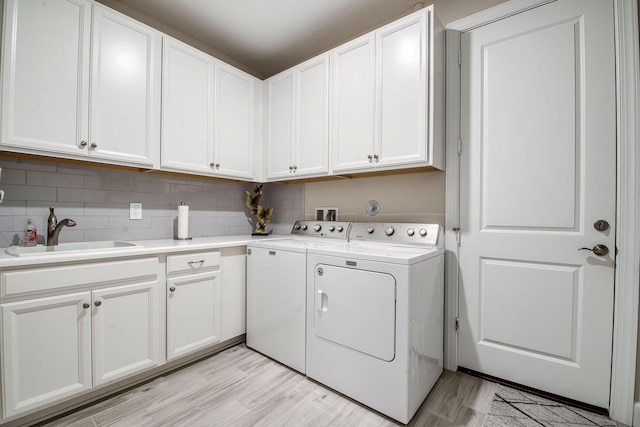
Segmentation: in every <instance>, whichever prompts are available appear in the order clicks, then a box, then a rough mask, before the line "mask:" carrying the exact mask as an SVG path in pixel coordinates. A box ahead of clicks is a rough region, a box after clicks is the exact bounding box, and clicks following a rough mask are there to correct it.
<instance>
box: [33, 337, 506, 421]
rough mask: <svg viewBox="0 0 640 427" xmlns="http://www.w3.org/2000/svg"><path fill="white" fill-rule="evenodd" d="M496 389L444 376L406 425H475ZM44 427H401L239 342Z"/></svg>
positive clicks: (460, 377)
mask: <svg viewBox="0 0 640 427" xmlns="http://www.w3.org/2000/svg"><path fill="white" fill-rule="evenodd" d="M494 391H495V384H493V383H490V382H488V381H485V380H482V379H478V378H475V377H471V376H469V375H466V374H462V373H458V372H450V371H445V372H444V373H443V375H442V376H441V378H440V379H439V380H438V382H437V383H436V385H435V386H434V388H433V390H432V391H431V393H430V394H429V396H428V397H427V399H426V400H425V402H424V403H423V404H422V406H421V407H420V409H419V410H418V412H417V413H416V415H415V416H414V418H413V420H412V421H411V423H410V424H409V425H410V426H445V427H450V426H457V427H464V426H473V427H481V426H482V422H483V420H484V417H485V415H486V412H487V410H488V408H489V406H490V404H491V401H492V399H493V394H494ZM43 425H45V426H48V427H62V426H65V427H67V426H74V427H101V426H172V427H173V426H211V425H224V426H233V427H245V426H247V427H248V426H270V427H272V426H314V427H316V426H318V427H322V426H332V427H333V426H345V427H346V426H349V427H353V426H361V427H370V426H372V427H378V426H379V427H390V426H397V425H401V424H399V423H397V422H395V421H393V420H391V419H389V418H387V417H384V416H382V415H381V414H379V413H377V412H374V411H371V410H370V409H368V408H366V407H365V406H363V405H360V404H359V403H357V402H355V401H353V400H351V399H348V398H346V397H344V396H342V395H340V394H339V393H336V392H334V391H332V390H331V389H329V388H326V387H324V386H322V385H320V384H318V383H316V382H314V381H311V380H309V379H307V378H305V377H304V376H303V375H301V374H299V373H297V372H295V371H293V370H291V369H288V368H286V367H285V366H283V365H281V364H279V363H277V362H274V361H272V360H271V359H268V358H266V357H264V356H262V355H260V354H259V353H256V352H254V351H253V350H250V349H248V348H247V347H246V346H245V345H244V344H241V345H238V346H235V347H233V348H230V349H228V350H226V351H223V352H222V353H219V354H217V355H215V356H213V357H210V358H208V359H205V360H202V361H201V362H198V363H196V364H193V365H191V366H189V367H187V368H185V369H182V370H180V371H177V372H174V373H172V374H170V375H167V376H165V377H161V378H158V379H156V380H154V381H152V382H150V383H148V384H144V385H142V386H140V387H137V388H134V389H132V390H130V391H128V392H126V393H123V394H120V395H117V396H114V397H112V398H110V399H107V400H105V401H102V402H99V403H97V404H95V405H93V406H90V407H87V408H85V409H82V410H80V411H77V412H74V413H72V414H69V415H67V416H65V417H62V418H58V419H55V420H51V421H49V422H47V423H44V424H43Z"/></svg>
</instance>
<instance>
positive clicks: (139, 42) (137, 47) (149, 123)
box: [89, 5, 160, 167]
mask: <svg viewBox="0 0 640 427" xmlns="http://www.w3.org/2000/svg"><path fill="white" fill-rule="evenodd" d="M159 34H160V33H158V32H157V31H155V30H153V29H152V28H149V27H147V26H145V25H143V24H140V23H139V22H137V21H134V20H132V19H130V18H128V17H126V16H124V15H121V14H119V13H117V12H114V11H111V10H110V9H107V8H104V7H100V6H99V5H95V6H94V14H93V40H92V50H91V52H92V53H91V56H92V57H91V64H92V65H91V68H92V71H91V110H90V111H91V112H90V125H89V130H90V135H89V154H90V155H91V156H95V157H98V158H101V159H108V160H114V161H117V162H123V163H134V164H140V165H144V166H148V167H153V166H157V160H156V153H157V147H158V146H159V135H158V133H159V112H160V108H159V107H160V104H159V102H160V98H159V93H160V86H159V84H160V81H159V68H158V67H159V64H160V63H159V62H158V58H159V56H160V55H159V52H158V50H159V48H160V42H159V39H160V35H159Z"/></svg>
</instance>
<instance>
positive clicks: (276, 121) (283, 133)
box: [267, 71, 294, 179]
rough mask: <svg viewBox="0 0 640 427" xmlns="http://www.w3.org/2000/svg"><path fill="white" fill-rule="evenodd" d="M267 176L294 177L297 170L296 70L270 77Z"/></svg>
mask: <svg viewBox="0 0 640 427" xmlns="http://www.w3.org/2000/svg"><path fill="white" fill-rule="evenodd" d="M267 114H268V119H267V178H268V179H278V178H290V177H291V175H292V172H293V161H292V149H293V124H294V119H293V72H292V71H286V72H284V73H281V74H278V75H276V76H274V77H272V78H271V79H269V80H267Z"/></svg>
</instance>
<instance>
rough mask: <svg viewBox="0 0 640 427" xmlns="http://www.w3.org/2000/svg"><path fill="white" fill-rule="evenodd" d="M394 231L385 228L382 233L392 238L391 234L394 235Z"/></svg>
mask: <svg viewBox="0 0 640 427" xmlns="http://www.w3.org/2000/svg"><path fill="white" fill-rule="evenodd" d="M395 231H396V230H394V229H393V227H387V228H386V229H385V230H384V233H385V234H386V235H387V236H393V233H395Z"/></svg>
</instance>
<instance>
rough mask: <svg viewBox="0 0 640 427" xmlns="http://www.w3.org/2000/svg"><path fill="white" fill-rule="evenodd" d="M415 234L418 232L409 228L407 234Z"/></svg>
mask: <svg viewBox="0 0 640 427" xmlns="http://www.w3.org/2000/svg"><path fill="white" fill-rule="evenodd" d="M414 234H416V232H415V231H414V230H413V228H409V229H408V230H407V235H409V236H413V235H414Z"/></svg>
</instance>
